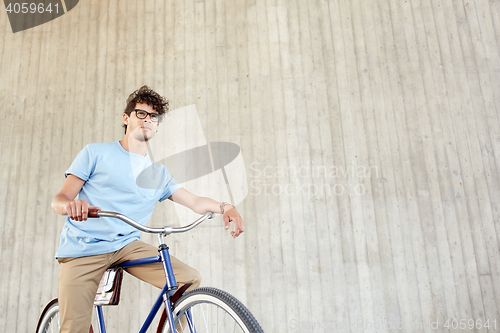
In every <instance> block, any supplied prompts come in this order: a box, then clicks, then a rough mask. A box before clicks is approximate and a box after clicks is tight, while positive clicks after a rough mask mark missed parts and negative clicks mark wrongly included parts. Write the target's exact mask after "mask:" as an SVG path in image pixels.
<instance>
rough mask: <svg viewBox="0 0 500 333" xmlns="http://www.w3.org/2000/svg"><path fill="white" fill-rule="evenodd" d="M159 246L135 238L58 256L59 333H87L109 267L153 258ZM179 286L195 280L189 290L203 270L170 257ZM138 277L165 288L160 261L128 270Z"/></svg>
mask: <svg viewBox="0 0 500 333" xmlns="http://www.w3.org/2000/svg"><path fill="white" fill-rule="evenodd" d="M157 255H158V249H157V248H156V247H154V246H152V245H149V244H146V243H144V242H142V241H133V242H132V243H130V244H128V245H126V246H125V247H123V248H122V249H120V250H118V251H115V252H110V253H105V254H99V255H95V256H88V257H75V258H58V259H57V260H58V261H59V264H60V265H59V312H60V316H61V329H60V331H59V332H61V333H63V332H71V333H88V332H89V328H90V324H91V320H92V309H93V304H94V298H95V295H96V292H97V287H98V285H99V281H100V280H101V277H102V275H103V274H104V272H105V271H106V269H108V268H109V267H110V266H114V265H117V264H120V263H122V262H124V261H127V260H133V259H140V258H146V257H154V256H157ZM170 260H171V262H172V268H173V271H174V275H175V279H176V280H177V285H178V286H181V285H183V284H185V283H188V282H190V283H192V284H193V285H192V286H190V287H189V289H188V291H189V290H191V289H194V288H197V287H198V286H199V285H200V282H201V276H200V273H198V271H197V270H195V269H194V268H191V267H190V266H188V265H186V264H184V263H183V262H182V261H180V260H178V259H176V258H175V257H173V256H170ZM125 271H127V272H128V273H130V274H132V275H133V276H135V277H137V278H138V279H140V280H142V281H145V282H148V283H150V284H152V285H153V286H155V287H158V288H163V286H164V285H165V273H164V271H163V265H162V264H161V263H155V264H148V265H141V266H136V267H130V268H127V269H125Z"/></svg>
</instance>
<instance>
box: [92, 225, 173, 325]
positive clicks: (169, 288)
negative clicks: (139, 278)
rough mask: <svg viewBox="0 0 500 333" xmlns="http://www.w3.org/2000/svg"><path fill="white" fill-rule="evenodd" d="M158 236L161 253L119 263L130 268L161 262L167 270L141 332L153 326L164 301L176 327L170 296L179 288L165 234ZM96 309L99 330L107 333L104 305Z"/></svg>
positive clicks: (169, 320)
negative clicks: (164, 279) (162, 284)
mask: <svg viewBox="0 0 500 333" xmlns="http://www.w3.org/2000/svg"><path fill="white" fill-rule="evenodd" d="M158 237H159V239H160V245H159V246H158V250H159V252H160V254H159V255H158V256H156V257H148V258H142V259H136V260H129V261H125V262H123V263H121V264H120V265H118V267H122V268H128V267H134V266H140V265H147V264H153V263H159V262H161V263H162V264H163V269H164V271H165V276H166V282H165V285H164V287H163V289H162V290H161V292H160V295H159V296H158V298H157V300H156V302H155V303H154V305H153V308H152V309H151V311H150V312H149V315H148V317H147V318H146V320H145V321H144V323H143V325H142V327H141V329H140V331H139V333H144V332H146V331H147V330H148V328H149V326H151V323H152V322H153V319H154V317H155V316H156V314H157V313H158V310H160V308H161V305H162V303H164V304H165V310H166V311H167V318H168V322H169V325H170V327H174V318H173V314H172V309H171V307H170V298H171V297H172V295H173V294H174V292H175V291H176V290H177V282H176V281H175V276H174V272H173V270H172V264H171V262H170V254H169V252H168V247H167V245H166V244H165V241H164V236H163V235H158ZM96 311H97V320H98V323H99V332H101V333H106V327H105V324H104V315H103V312H102V306H100V305H98V306H96Z"/></svg>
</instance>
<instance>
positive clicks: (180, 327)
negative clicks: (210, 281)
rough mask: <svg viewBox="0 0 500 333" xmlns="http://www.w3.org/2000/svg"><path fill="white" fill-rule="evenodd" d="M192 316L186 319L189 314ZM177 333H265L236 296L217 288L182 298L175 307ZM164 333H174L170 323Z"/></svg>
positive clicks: (205, 289) (164, 328) (166, 325)
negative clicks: (189, 312)
mask: <svg viewBox="0 0 500 333" xmlns="http://www.w3.org/2000/svg"><path fill="white" fill-rule="evenodd" d="M188 310H190V311H191V316H190V317H189V316H186V313H187V311H188ZM173 313H174V323H175V326H176V330H175V332H176V333H185V332H186V333H187V332H191V329H190V328H189V326H194V327H195V331H196V332H197V333H205V332H244V333H264V331H263V330H262V328H261V327H260V325H259V323H258V322H257V320H256V319H255V318H254V316H253V315H252V314H251V313H250V311H248V309H247V308H246V307H245V306H244V305H243V304H242V303H241V302H240V301H238V300H237V299H236V298H235V297H234V296H232V295H230V294H228V293H226V292H225V291H222V290H219V289H216V288H208V287H206V288H198V289H195V290H193V291H190V292H189V293H187V294H185V295H184V296H182V297H181V298H180V299H179V300H178V301H177V302H176V303H175V305H174V310H173ZM160 332H164V333H167V332H168V333H170V329H169V327H168V321H166V322H165V324H164V327H163V329H162V330H160ZM193 332H194V330H193Z"/></svg>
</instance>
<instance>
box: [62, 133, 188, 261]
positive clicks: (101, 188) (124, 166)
mask: <svg viewBox="0 0 500 333" xmlns="http://www.w3.org/2000/svg"><path fill="white" fill-rule="evenodd" d="M69 174H72V175H74V176H76V177H78V178H80V179H82V180H84V181H85V183H84V184H83V187H82V189H81V191H80V193H79V194H78V196H79V199H81V200H86V201H87V202H88V203H89V204H90V205H92V206H96V207H101V208H102V209H103V210H105V211H112V212H118V213H122V214H124V215H126V216H128V217H130V218H131V219H133V220H134V221H136V222H138V223H140V224H143V225H144V224H146V222H147V221H148V220H149V218H150V217H151V215H152V214H153V210H154V207H155V205H156V203H157V202H158V201H163V200H165V199H167V198H168V197H170V196H171V195H172V194H173V193H174V192H175V191H176V190H178V189H179V188H180V187H181V186H180V185H179V184H178V183H177V182H176V181H175V179H174V178H173V176H172V175H171V174H170V173H169V172H168V170H167V168H165V166H164V165H158V164H153V163H152V162H151V160H150V158H149V156H141V155H138V154H134V153H129V152H127V151H126V150H125V149H123V147H122V146H121V144H120V142H118V141H116V142H110V143H94V144H90V145H87V146H86V147H85V148H84V149H83V150H82V151H81V152H80V153H79V154H78V156H77V157H76V158H75V160H74V161H73V164H71V166H70V168H69V169H68V170H67V171H66V173H65V176H66V177H67V176H68V175H69ZM138 184H139V185H138ZM140 236H141V233H140V231H138V230H137V229H135V228H134V227H131V226H129V225H128V224H126V223H125V222H122V221H120V220H118V219H114V218H110V217H101V218H90V219H88V220H87V221H82V222H79V221H74V220H71V219H70V218H69V217H67V218H66V222H65V223H64V227H63V230H62V232H61V242H60V245H59V249H58V251H57V253H56V258H64V257H84V256H90V255H96V254H103V253H108V252H113V251H117V250H119V249H121V248H122V247H124V246H125V245H127V244H128V243H130V242H132V241H134V240H138V239H139V238H140Z"/></svg>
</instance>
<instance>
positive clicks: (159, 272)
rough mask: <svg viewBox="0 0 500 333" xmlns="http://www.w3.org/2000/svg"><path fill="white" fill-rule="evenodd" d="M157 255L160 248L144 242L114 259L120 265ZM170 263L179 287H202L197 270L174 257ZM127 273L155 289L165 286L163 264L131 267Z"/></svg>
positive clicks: (139, 242)
mask: <svg viewBox="0 0 500 333" xmlns="http://www.w3.org/2000/svg"><path fill="white" fill-rule="evenodd" d="M157 255H158V248H156V247H154V246H152V245H150V244H147V243H144V242H142V241H134V242H132V243H130V244H127V245H126V246H125V247H123V248H122V249H121V250H119V251H117V252H116V257H115V258H113V259H114V260H115V261H116V262H115V263H113V264H119V263H122V262H124V261H127V260H134V259H141V258H147V257H155V256H157ZM170 261H171V263H172V269H173V271H174V275H175V279H176V281H177V284H178V285H183V284H185V283H193V286H192V287H191V288H189V290H190V289H193V288H196V287H198V286H199V285H200V282H201V275H200V273H198V271H197V270H195V269H194V268H192V267H190V266H188V265H186V264H185V263H183V262H182V261H180V260H179V259H177V258H175V257H174V256H172V255H170ZM126 271H127V272H128V273H130V274H132V275H133V276H135V277H137V278H138V279H140V280H142V281H145V282H148V283H150V284H152V285H153V286H155V287H158V288H163V286H164V285H165V281H166V280H165V273H164V270H163V265H162V264H161V263H154V264H148V265H141V266H135V267H129V268H127V269H126Z"/></svg>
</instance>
